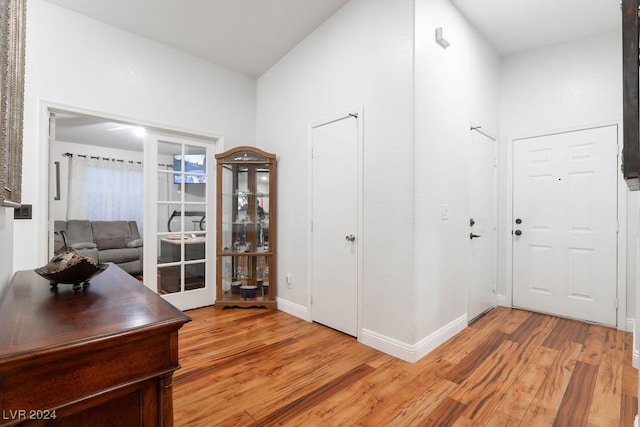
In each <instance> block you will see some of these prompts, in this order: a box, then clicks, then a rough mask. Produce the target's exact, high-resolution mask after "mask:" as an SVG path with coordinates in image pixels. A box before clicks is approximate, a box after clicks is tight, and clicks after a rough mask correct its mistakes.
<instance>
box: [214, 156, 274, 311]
mask: <svg viewBox="0 0 640 427" xmlns="http://www.w3.org/2000/svg"><path fill="white" fill-rule="evenodd" d="M216 159H217V174H218V175H217V184H218V189H217V190H218V191H217V209H218V216H217V243H216V248H217V249H216V253H217V257H216V258H217V260H216V262H217V269H216V271H217V273H216V275H217V277H216V302H215V306H216V307H217V308H223V307H266V308H276V302H275V295H276V271H275V266H276V263H275V259H276V245H275V242H276V156H275V155H274V154H269V153H266V152H264V151H262V150H260V149H257V148H254V147H236V148H232V149H231V150H228V151H226V152H224V153H220V154H217V155H216Z"/></svg>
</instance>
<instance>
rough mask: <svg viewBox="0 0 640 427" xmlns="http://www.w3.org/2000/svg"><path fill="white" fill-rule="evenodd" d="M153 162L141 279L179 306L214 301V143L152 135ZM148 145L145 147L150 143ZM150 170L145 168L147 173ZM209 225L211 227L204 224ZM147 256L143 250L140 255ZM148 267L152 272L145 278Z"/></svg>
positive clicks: (186, 307)
mask: <svg viewBox="0 0 640 427" xmlns="http://www.w3.org/2000/svg"><path fill="white" fill-rule="evenodd" d="M151 145H153V146H154V155H153V156H150V157H155V159H148V160H152V162H153V163H152V164H154V165H157V167H155V168H149V169H154V172H153V177H151V176H149V178H150V180H151V182H149V184H150V186H149V187H148V188H147V189H148V190H151V188H150V187H155V189H154V191H153V192H151V191H150V193H151V194H154V195H155V197H154V200H153V204H152V205H150V204H149V203H148V204H147V205H148V206H154V209H155V211H154V212H149V216H151V217H154V218H153V219H154V221H153V224H154V225H155V226H154V227H153V228H151V227H150V230H152V231H153V237H152V238H153V240H152V242H151V243H150V245H149V246H145V248H146V247H149V248H150V249H151V251H153V252H154V253H153V254H149V255H150V256H149V258H150V260H151V262H148V263H147V262H146V263H145V281H144V282H145V285H147V286H149V287H151V288H152V289H153V290H154V291H156V292H157V293H158V294H159V295H162V296H163V297H165V298H166V299H167V300H169V301H170V302H172V303H173V304H174V305H176V306H177V307H178V308H180V309H182V310H185V309H188V308H194V307H201V306H203V305H208V304H213V302H214V298H213V289H214V282H215V279H214V278H215V275H214V265H215V262H214V259H215V258H214V255H213V254H214V248H213V246H214V243H213V242H215V240H214V231H213V230H214V227H207V224H211V222H210V219H209V217H208V216H209V213H210V212H211V214H212V216H213V212H214V209H213V208H210V207H209V203H211V204H212V205H213V202H212V201H213V200H214V197H213V195H212V192H213V189H214V188H215V183H214V182H213V180H214V177H215V174H214V173H213V168H214V163H213V161H212V160H211V159H213V153H214V151H215V150H214V147H215V144H214V143H207V142H205V141H202V142H200V141H197V142H196V141H191V140H182V139H179V138H168V137H163V136H155V137H154V138H153V143H152V144H151ZM149 148H150V147H149ZM149 175H150V174H149ZM208 228H210V229H211V230H208ZM146 259H147V257H146V256H145V260H146ZM147 268H148V269H149V270H150V271H151V274H153V279H155V280H154V281H153V282H155V283H153V284H152V281H147V276H148V273H147V272H146V271H147Z"/></svg>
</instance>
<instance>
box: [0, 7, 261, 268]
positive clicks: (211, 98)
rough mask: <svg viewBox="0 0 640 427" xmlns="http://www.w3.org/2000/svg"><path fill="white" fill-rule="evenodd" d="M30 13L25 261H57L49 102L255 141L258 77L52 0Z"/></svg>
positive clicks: (18, 263) (20, 233)
mask: <svg viewBox="0 0 640 427" xmlns="http://www.w3.org/2000/svg"><path fill="white" fill-rule="evenodd" d="M27 16H28V19H27V46H26V84H25V111H24V114H25V116H24V153H25V155H24V169H23V170H24V184H23V192H22V194H23V196H22V197H23V202H24V203H29V204H33V220H25V221H23V222H17V223H15V225H14V233H15V235H16V236H17V237H16V239H15V248H14V250H15V253H14V260H13V266H14V268H15V269H16V270H19V269H27V268H34V267H38V266H39V265H42V264H43V263H45V262H46V260H47V254H46V242H47V236H46V216H47V204H46V203H47V199H46V186H47V163H46V156H47V153H46V151H47V149H46V145H45V144H44V142H43V141H44V139H43V138H45V137H46V135H43V133H45V132H46V128H44V129H43V128H42V127H41V123H42V122H43V118H42V117H41V108H40V106H41V102H43V101H46V102H53V103H56V104H60V105H65V106H70V107H76V108H82V109H87V110H90V111H91V110H92V111H96V112H100V113H104V114H108V115H111V116H116V117H122V118H128V119H130V121H131V122H136V121H140V122H145V123H152V124H158V125H159V126H161V127H167V128H172V129H185V130H190V131H193V132H201V133H206V134H222V135H224V136H225V145H226V148H229V147H232V146H236V145H255V102H256V93H255V80H254V79H252V78H249V77H246V76H244V75H241V74H239V73H236V72H233V71H230V70H227V69H225V68H222V67H220V66H218V65H215V64H211V63H208V62H206V61H203V60H200V59H198V58H195V57H193V56H190V55H188V54H185V53H182V52H179V51H176V50H174V49H171V48H168V47H166V46H163V45H160V44H158V43H155V42H152V41H149V40H147V39H143V38H141V37H139V36H136V35H134V34H131V33H127V32H124V31H121V30H119V29H117V28H115V27H111V26H108V25H106V24H103V23H101V22H99V21H96V20H93V19H90V18H87V17H84V16H81V15H79V14H76V13H73V12H70V11H67V10H65V9H62V8H60V7H57V6H54V5H52V4H49V3H46V2H44V1H43V0H30V1H29V3H28V6H27ZM3 249H4V247H3Z"/></svg>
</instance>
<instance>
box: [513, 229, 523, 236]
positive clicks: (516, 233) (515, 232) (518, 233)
mask: <svg viewBox="0 0 640 427" xmlns="http://www.w3.org/2000/svg"><path fill="white" fill-rule="evenodd" d="M513 234H515V235H516V236H519V235H521V234H522V231H520V230H516V231H514V232H513Z"/></svg>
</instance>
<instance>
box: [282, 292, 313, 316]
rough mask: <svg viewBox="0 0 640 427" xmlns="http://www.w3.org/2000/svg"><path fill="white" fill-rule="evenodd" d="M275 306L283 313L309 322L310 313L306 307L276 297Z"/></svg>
mask: <svg viewBox="0 0 640 427" xmlns="http://www.w3.org/2000/svg"><path fill="white" fill-rule="evenodd" d="M276 304H277V307H278V310H280V311H284V312H285V313H287V314H290V315H292V316H295V317H298V318H300V319H302V320H306V321H307V322H311V313H310V312H309V309H307V307H305V306H303V305H300V304H296V303H294V302H291V301H287V300H285V299H282V298H277V297H276Z"/></svg>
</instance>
